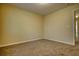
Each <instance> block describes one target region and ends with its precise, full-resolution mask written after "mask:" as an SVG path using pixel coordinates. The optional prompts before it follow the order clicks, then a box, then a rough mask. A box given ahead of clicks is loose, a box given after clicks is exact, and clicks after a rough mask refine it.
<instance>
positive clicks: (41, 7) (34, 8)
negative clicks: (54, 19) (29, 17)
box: [12, 3, 73, 15]
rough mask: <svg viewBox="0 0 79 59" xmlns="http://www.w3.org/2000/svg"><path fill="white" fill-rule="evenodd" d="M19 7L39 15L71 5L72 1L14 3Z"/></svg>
mask: <svg viewBox="0 0 79 59" xmlns="http://www.w3.org/2000/svg"><path fill="white" fill-rule="evenodd" d="M12 5H16V6H17V7H19V8H23V9H25V10H29V11H31V12H35V13H38V14H41V15H47V14H49V13H51V12H55V11H57V10H59V9H62V8H64V7H67V6H70V5H73V4H72V3H14V4H12Z"/></svg>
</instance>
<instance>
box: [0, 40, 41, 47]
mask: <svg viewBox="0 0 79 59" xmlns="http://www.w3.org/2000/svg"><path fill="white" fill-rule="evenodd" d="M36 40H40V39H32V40H26V41H18V42H12V43H8V44H7V43H6V44H3V45H0V47H7V46H11V45H15V44H21V43H26V42H31V41H36Z"/></svg>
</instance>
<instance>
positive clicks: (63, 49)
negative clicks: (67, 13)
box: [0, 40, 79, 56]
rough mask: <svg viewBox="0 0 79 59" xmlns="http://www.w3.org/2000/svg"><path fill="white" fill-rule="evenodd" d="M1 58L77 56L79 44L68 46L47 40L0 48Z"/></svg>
mask: <svg viewBox="0 0 79 59" xmlns="http://www.w3.org/2000/svg"><path fill="white" fill-rule="evenodd" d="M0 55H2V56H63V55H65V56H69V55H75V56H77V55H79V43H77V44H76V46H70V45H66V44H63V43H59V42H54V41H49V40H37V41H33V42H28V43H23V44H18V45H13V46H8V47H4V48H0Z"/></svg>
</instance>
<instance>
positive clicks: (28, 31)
mask: <svg viewBox="0 0 79 59" xmlns="http://www.w3.org/2000/svg"><path fill="white" fill-rule="evenodd" d="M1 10H2V11H1V13H2V22H3V24H2V27H3V28H2V29H3V34H2V39H1V42H0V45H3V46H5V45H8V44H12V43H16V42H24V41H25V42H26V41H32V40H38V39H42V30H43V29H42V27H43V21H42V19H43V17H42V16H41V15H38V14H35V13H32V12H29V11H25V10H23V9H19V8H17V7H16V6H11V5H8V4H2V5H1Z"/></svg>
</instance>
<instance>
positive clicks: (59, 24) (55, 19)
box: [44, 5, 79, 45]
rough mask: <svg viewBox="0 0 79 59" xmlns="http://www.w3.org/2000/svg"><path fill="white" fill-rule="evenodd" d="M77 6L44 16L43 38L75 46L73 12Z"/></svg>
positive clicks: (78, 7) (78, 6)
mask: <svg viewBox="0 0 79 59" xmlns="http://www.w3.org/2000/svg"><path fill="white" fill-rule="evenodd" d="M77 9H79V5H73V6H69V7H67V8H64V9H61V10H58V11H56V12H54V13H51V14H49V15H47V16H45V20H44V26H45V27H44V38H45V39H49V40H54V41H58V42H62V43H66V44H71V45H75V39H74V11H75V10H77Z"/></svg>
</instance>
